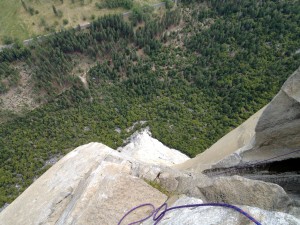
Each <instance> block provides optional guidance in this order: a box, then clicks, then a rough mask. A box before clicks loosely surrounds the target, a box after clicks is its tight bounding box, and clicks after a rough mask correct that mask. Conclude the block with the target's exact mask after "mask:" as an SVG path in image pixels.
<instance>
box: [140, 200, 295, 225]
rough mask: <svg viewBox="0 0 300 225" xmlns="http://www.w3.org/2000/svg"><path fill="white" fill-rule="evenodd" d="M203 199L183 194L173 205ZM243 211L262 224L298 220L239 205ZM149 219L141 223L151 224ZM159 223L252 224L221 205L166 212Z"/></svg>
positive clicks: (288, 224) (289, 223)
mask: <svg viewBox="0 0 300 225" xmlns="http://www.w3.org/2000/svg"><path fill="white" fill-rule="evenodd" d="M201 203H203V201H202V200H201V199H198V198H190V197H186V196H183V197H181V198H179V199H178V200H177V201H176V202H175V203H174V204H173V205H172V207H174V206H178V205H189V204H201ZM240 207H241V208H242V209H243V210H244V211H246V212H248V213H249V214H250V215H252V216H253V217H255V219H256V220H258V221H261V224H263V225H269V224H274V225H275V224H278V225H279V224H280V225H299V224H300V220H299V219H297V218H295V217H293V216H291V215H289V214H286V213H281V212H271V211H266V210H261V209H259V208H256V207H249V206H240ZM152 224H153V222H152V221H151V219H149V220H148V221H146V222H144V223H142V225H152ZM159 224H160V225H178V224H189V225H193V224H195V225H196V224H222V225H241V224H243V225H252V224H254V223H253V222H252V221H250V220H249V219H247V218H246V217H244V216H243V215H241V214H239V213H238V212H236V211H234V210H232V209H228V208H222V207H211V206H204V207H198V208H186V209H180V210H174V211H170V212H168V213H167V214H166V215H165V217H164V218H163V219H162V220H161V221H160V223H159Z"/></svg>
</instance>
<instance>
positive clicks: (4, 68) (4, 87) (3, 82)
mask: <svg viewBox="0 0 300 225" xmlns="http://www.w3.org/2000/svg"><path fill="white" fill-rule="evenodd" d="M19 79H20V75H19V72H18V71H17V70H16V69H14V68H11V67H10V65H9V64H8V63H7V62H2V63H0V94H3V93H5V92H6V91H8V90H9V88H10V87H12V86H15V85H17V83H18V81H19Z"/></svg>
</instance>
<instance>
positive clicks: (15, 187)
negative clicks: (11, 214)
mask: <svg viewBox="0 0 300 225" xmlns="http://www.w3.org/2000/svg"><path fill="white" fill-rule="evenodd" d="M107 2H108V3H109V2H110V1H107ZM114 2H115V4H120V2H121V1H114ZM124 2H127V1H124ZM128 2H130V1H128ZM112 7H114V6H112ZM299 23H300V2H299V1H298V0H284V1H277V0H261V1H256V0H244V1H237V0H228V1H219V0H206V1H204V0H203V1H190V0H182V1H181V2H180V4H179V6H175V7H173V5H172V4H171V3H170V2H169V3H168V4H167V8H166V9H165V10H164V11H163V12H162V11H158V12H154V11H153V9H151V8H149V7H147V8H135V9H134V10H133V11H132V14H130V15H129V17H128V18H127V17H126V18H123V17H122V16H116V15H114V16H105V17H102V18H99V19H98V20H96V21H95V22H93V24H92V26H91V27H90V28H89V29H84V30H80V29H79V28H78V29H71V30H65V31H62V32H60V33H57V34H55V35H51V36H48V37H45V38H44V39H43V40H42V41H41V40H36V41H35V42H34V43H32V44H31V45H30V46H26V47H25V46H23V45H21V44H15V46H14V48H11V49H4V50H3V51H2V52H0V94H4V93H7V92H8V91H9V90H10V89H11V88H14V87H15V86H17V85H18V84H19V82H20V71H18V68H17V67H15V64H17V63H19V62H24V63H25V64H26V66H27V67H28V68H29V69H30V71H31V74H30V75H31V82H32V83H33V84H34V93H35V94H36V101H38V102H40V107H38V108H36V109H34V110H27V111H26V112H23V113H22V114H19V115H13V112H7V110H5V109H1V107H0V115H1V116H3V117H4V116H5V117H7V118H8V119H6V120H5V122H2V123H1V124H0V206H2V205H3V204H4V203H6V202H7V203H9V202H11V201H12V200H13V199H14V198H16V197H17V196H18V195H19V194H20V193H21V192H22V191H24V190H25V189H26V188H27V187H28V186H29V185H30V184H31V183H32V182H33V181H34V180H35V179H36V178H37V177H38V176H39V175H41V174H42V173H43V172H45V171H46V170H47V169H48V168H49V167H50V164H49V163H48V160H50V159H52V158H53V157H58V158H59V157H61V156H63V155H64V154H66V153H67V152H68V151H70V150H72V149H73V148H75V147H77V146H79V145H82V144H85V143H88V142H92V141H95V142H102V143H104V144H106V145H108V146H110V147H112V148H116V147H118V146H121V145H122V144H123V140H125V139H126V138H127V137H129V136H130V135H131V134H132V133H133V132H134V131H135V130H138V129H140V128H141V127H145V126H149V127H150V130H151V132H152V133H153V136H154V137H155V138H157V139H159V140H160V141H162V142H163V143H164V144H166V145H168V146H170V147H172V148H175V149H178V150H180V151H182V152H184V153H185V154H187V155H189V156H191V157H192V156H195V155H196V154H198V153H201V152H202V151H204V150H205V149H206V148H208V147H209V146H210V145H212V144H213V143H214V142H215V141H216V140H218V139H219V138H220V137H222V136H223V135H225V134H226V133H227V132H229V131H230V130H232V129H233V128H235V127H237V126H238V125H239V124H241V123H242V122H243V121H244V120H246V119H247V118H248V117H249V116H251V115H252V114H253V113H255V112H256V111H257V110H259V109H260V108H262V107H263V106H264V105H265V104H267V103H268V102H269V101H270V100H271V99H272V97H273V96H274V95H275V94H276V93H277V92H278V90H279V89H280V87H281V85H282V84H283V82H284V81H285V80H286V79H287V77H288V76H289V75H291V73H292V72H293V71H294V70H295V69H296V68H298V66H299V65H300V54H299V49H300V38H299V37H300V24H299ZM78 58H85V59H88V60H89V61H90V62H92V63H91V65H90V67H89V68H88V69H87V70H86V71H81V70H82V68H81V66H82V64H80V60H78ZM74 71H79V73H82V74H85V77H86V83H83V82H82V80H81V79H80V77H79V76H76V75H74V74H75V72H74ZM85 72H86V73H85ZM0 106H1V102H0ZM3 121H4V120H3ZM138 121H146V123H143V125H142V124H141V123H138V125H136V126H134V129H130V130H128V128H129V127H131V126H132V125H133V124H137V123H136V122H138Z"/></svg>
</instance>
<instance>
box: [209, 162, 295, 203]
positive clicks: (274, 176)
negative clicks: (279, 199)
mask: <svg viewBox="0 0 300 225" xmlns="http://www.w3.org/2000/svg"><path fill="white" fill-rule="evenodd" d="M204 174H206V175H208V176H210V177H214V176H233V175H239V176H243V177H245V178H249V179H253V180H262V181H265V182H271V183H275V184H278V185H280V186H281V187H282V188H283V189H284V190H285V191H286V192H287V193H288V194H289V195H290V196H291V197H292V198H293V199H297V200H300V158H291V159H286V160H282V161H274V162H268V163H260V164H254V163H252V164H244V165H240V166H236V167H230V168H215V169H209V170H205V171H204Z"/></svg>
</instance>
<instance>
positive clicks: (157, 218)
mask: <svg viewBox="0 0 300 225" xmlns="http://www.w3.org/2000/svg"><path fill="white" fill-rule="evenodd" d="M145 206H150V207H151V208H152V211H151V213H150V214H149V215H148V216H147V217H145V218H142V219H141V220H138V221H135V222H132V223H129V224H128V225H134V224H137V223H141V222H143V221H145V220H147V219H149V218H150V217H152V216H153V218H152V219H153V221H154V225H157V224H158V223H159V221H161V219H162V218H163V217H164V216H165V214H166V213H167V212H168V211H171V210H175V209H182V208H195V207H201V206H216V207H225V208H230V209H233V210H235V211H237V212H239V213H241V214H242V215H244V216H245V217H247V218H248V219H249V220H251V221H252V222H253V223H255V224H256V225H261V223H260V222H258V221H257V220H256V219H254V218H253V217H252V216H251V215H249V214H248V213H247V212H245V211H244V210H242V209H241V208H239V207H237V206H234V205H230V204H227V203H202V204H190V205H180V206H174V207H170V208H168V205H167V203H164V204H162V205H161V206H160V207H158V208H157V209H155V207H154V205H153V204H151V203H146V204H142V205H138V206H136V207H134V208H132V209H131V210H129V211H128V212H127V213H126V214H125V215H124V216H123V217H122V218H121V220H120V221H119V223H118V225H121V223H122V221H123V220H124V219H125V217H127V216H128V215H129V214H131V213H132V212H133V211H135V210H137V209H139V208H142V207H145ZM161 210H162V212H161V213H159V212H160V211H161Z"/></svg>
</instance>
